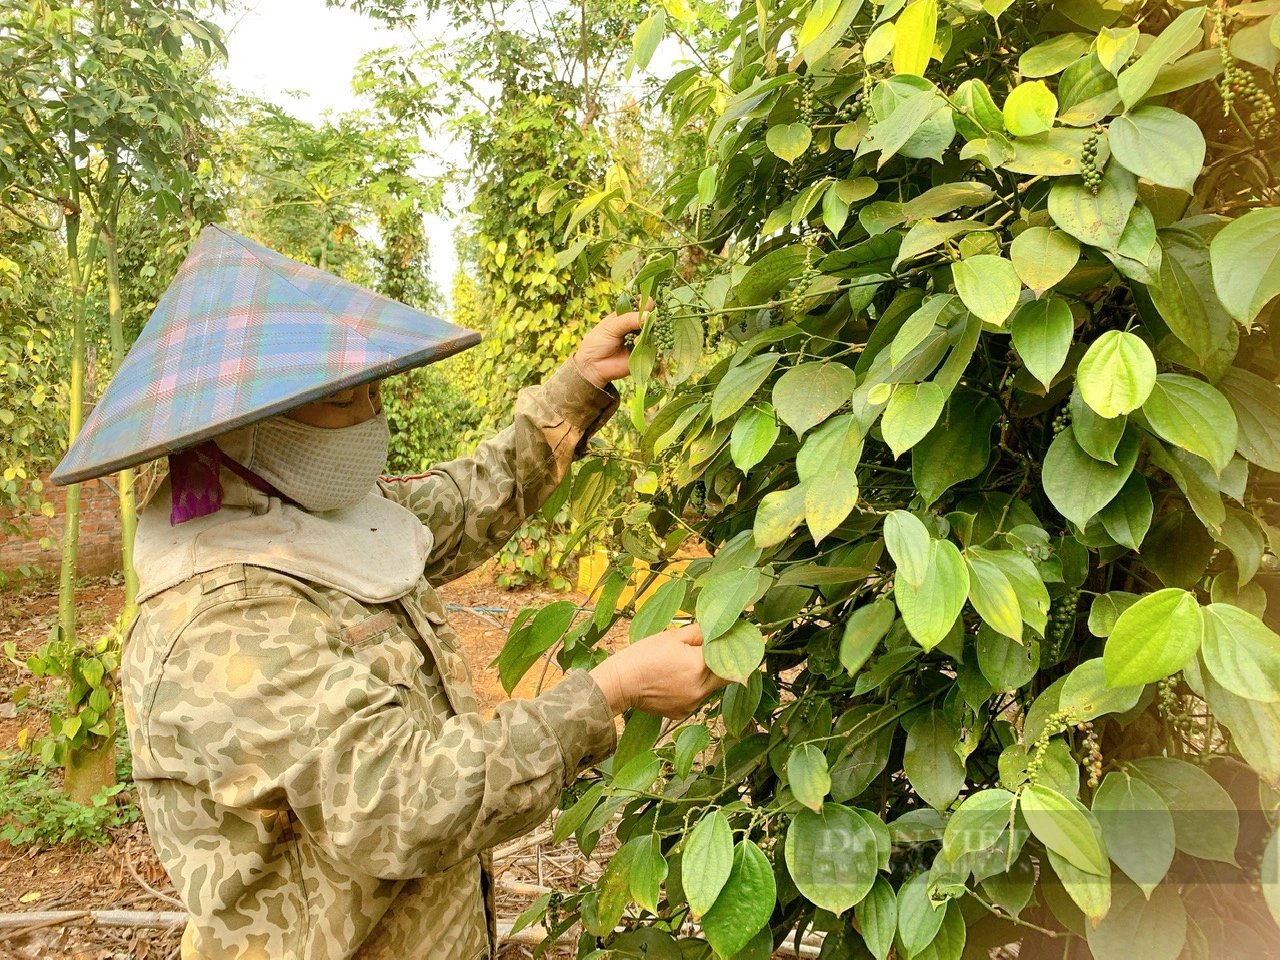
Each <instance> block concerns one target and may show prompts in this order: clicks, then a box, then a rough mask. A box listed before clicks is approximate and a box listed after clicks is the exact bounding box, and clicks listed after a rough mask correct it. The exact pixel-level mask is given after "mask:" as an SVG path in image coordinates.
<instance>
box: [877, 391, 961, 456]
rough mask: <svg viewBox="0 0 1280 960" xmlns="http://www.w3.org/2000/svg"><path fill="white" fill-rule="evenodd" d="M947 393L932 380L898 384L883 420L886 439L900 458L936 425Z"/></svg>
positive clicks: (894, 453) (881, 426)
mask: <svg viewBox="0 0 1280 960" xmlns="http://www.w3.org/2000/svg"><path fill="white" fill-rule="evenodd" d="M946 402H947V396H946V394H945V393H944V392H943V390H942V388H941V387H940V386H938V385H937V384H936V383H933V382H926V383H903V384H899V385H898V386H897V387H896V388H895V389H894V391H893V396H891V397H890V398H889V404H888V406H887V407H885V411H884V416H883V417H882V418H881V421H880V430H881V434H882V435H883V437H884V442H885V443H887V444H888V445H889V449H890V450H892V451H893V455H894V457H900V456H902V455H903V454H904V453H906V452H907V451H908V450H910V449H911V448H912V447H913V446H915V445H916V444H917V443H918V442H920V441H921V440H923V439H924V438H925V435H926V434H928V433H929V431H930V430H932V429H933V428H934V425H935V424H937V422H938V418H939V417H940V416H942V407H943V405H944V404H945V403H946Z"/></svg>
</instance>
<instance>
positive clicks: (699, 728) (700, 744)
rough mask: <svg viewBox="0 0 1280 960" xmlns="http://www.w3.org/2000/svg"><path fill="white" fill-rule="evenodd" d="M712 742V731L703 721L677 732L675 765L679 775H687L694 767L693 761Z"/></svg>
mask: <svg viewBox="0 0 1280 960" xmlns="http://www.w3.org/2000/svg"><path fill="white" fill-rule="evenodd" d="M710 743H711V732H710V731H709V730H708V729H707V728H706V726H705V725H703V724H701V723H696V724H694V725H693V726H691V727H682V728H681V730H680V732H679V733H677V734H676V740H675V758H674V765H675V769H676V776H677V777H681V778H684V777H687V776H688V775H689V772H690V771H691V770H692V769H693V761H694V760H696V759H697V758H698V755H699V754H700V753H702V751H703V750H705V749H707V745H708V744H710Z"/></svg>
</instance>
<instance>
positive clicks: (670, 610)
mask: <svg viewBox="0 0 1280 960" xmlns="http://www.w3.org/2000/svg"><path fill="white" fill-rule="evenodd" d="M688 592H689V584H688V581H686V580H682V579H679V578H673V579H671V580H668V581H667V582H666V583H664V584H663V585H662V586H660V587H659V588H658V589H657V590H655V591H654V592H653V595H652V596H651V597H649V599H648V600H646V601H645V602H644V603H642V604H641V605H640V608H639V609H638V610H637V611H636V615H635V616H634V617H633V618H632V620H631V627H630V631H629V634H628V635H629V637H630V639H631V642H632V643H635V642H636V641H637V640H640V639H642V638H644V637H651V636H653V635H654V634H655V633H661V632H662V631H663V630H666V629H668V628H669V627H670V626H671V622H672V621H673V620H675V618H676V614H677V613H679V612H680V608H681V607H683V606H684V598H685V596H686V595H687V594H688Z"/></svg>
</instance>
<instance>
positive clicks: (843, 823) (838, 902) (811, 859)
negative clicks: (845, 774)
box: [785, 803, 879, 916]
mask: <svg viewBox="0 0 1280 960" xmlns="http://www.w3.org/2000/svg"><path fill="white" fill-rule="evenodd" d="M785 856H786V863H787V870H788V872H790V874H791V879H792V880H793V881H795V885H796V888H797V889H798V890H799V891H800V892H801V893H802V894H804V896H806V897H807V898H808V899H809V900H810V901H811V902H812V903H813V904H815V905H816V906H819V907H821V908H822V909H823V910H830V911H831V912H832V913H834V914H836V916H839V915H840V914H842V913H844V912H845V911H846V910H848V909H849V908H850V907H852V906H853V905H854V904H855V903H858V902H859V901H860V900H862V898H863V897H865V896H866V895H867V893H868V892H869V891H870V890H871V885H872V883H873V882H874V880H875V876H876V867H877V864H878V862H879V860H878V848H877V844H876V835H875V831H873V830H872V829H871V827H869V826H868V825H867V823H866V822H865V821H864V820H863V819H862V818H861V817H860V816H858V815H857V814H856V813H854V812H853V811H852V810H850V809H849V808H848V807H844V806H841V805H840V804H838V803H828V804H825V805H824V806H823V808H822V812H820V813H815V812H814V811H812V810H801V811H800V812H799V813H797V814H796V815H795V817H794V819H792V821H791V825H790V826H789V827H788V828H787V839H786V845H785Z"/></svg>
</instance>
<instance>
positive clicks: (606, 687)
mask: <svg viewBox="0 0 1280 960" xmlns="http://www.w3.org/2000/svg"><path fill="white" fill-rule="evenodd" d="M591 676H592V677H593V678H594V679H595V681H596V684H597V685H598V686H599V687H600V689H601V691H602V692H603V693H604V696H605V699H606V700H608V701H609V706H610V708H612V710H613V712H614V713H615V714H618V713H622V712H623V711H624V710H627V709H629V708H631V707H636V708H637V709H639V710H643V711H644V712H645V713H656V714H659V715H661V716H664V717H667V718H668V719H671V720H680V719H683V718H684V717H687V716H688V715H689V714H691V713H693V711H694V710H696V709H697V708H698V705H699V704H700V703H702V701H703V700H704V699H706V697H707V695H708V694H709V693H713V692H714V691H716V690H719V689H720V688H721V687H723V686H725V685H726V684H727V683H728V681H727V680H722V679H721V678H720V677H717V676H716V675H715V674H714V673H712V672H711V671H710V670H708V669H707V665H706V663H705V662H703V659H702V628H701V627H699V626H697V625H696V624H693V625H691V626H688V627H677V628H675V629H673V630H664V631H663V632H662V633H655V634H654V635H653V636H651V637H645V638H644V639H643V640H637V641H636V642H635V643H633V644H632V645H631V646H629V647H626V648H625V649H623V650H619V651H618V652H617V653H615V654H613V656H611V657H609V659H608V660H606V661H604V663H602V664H600V665H599V666H598V667H596V668H595V669H594V670H592V671H591Z"/></svg>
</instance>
